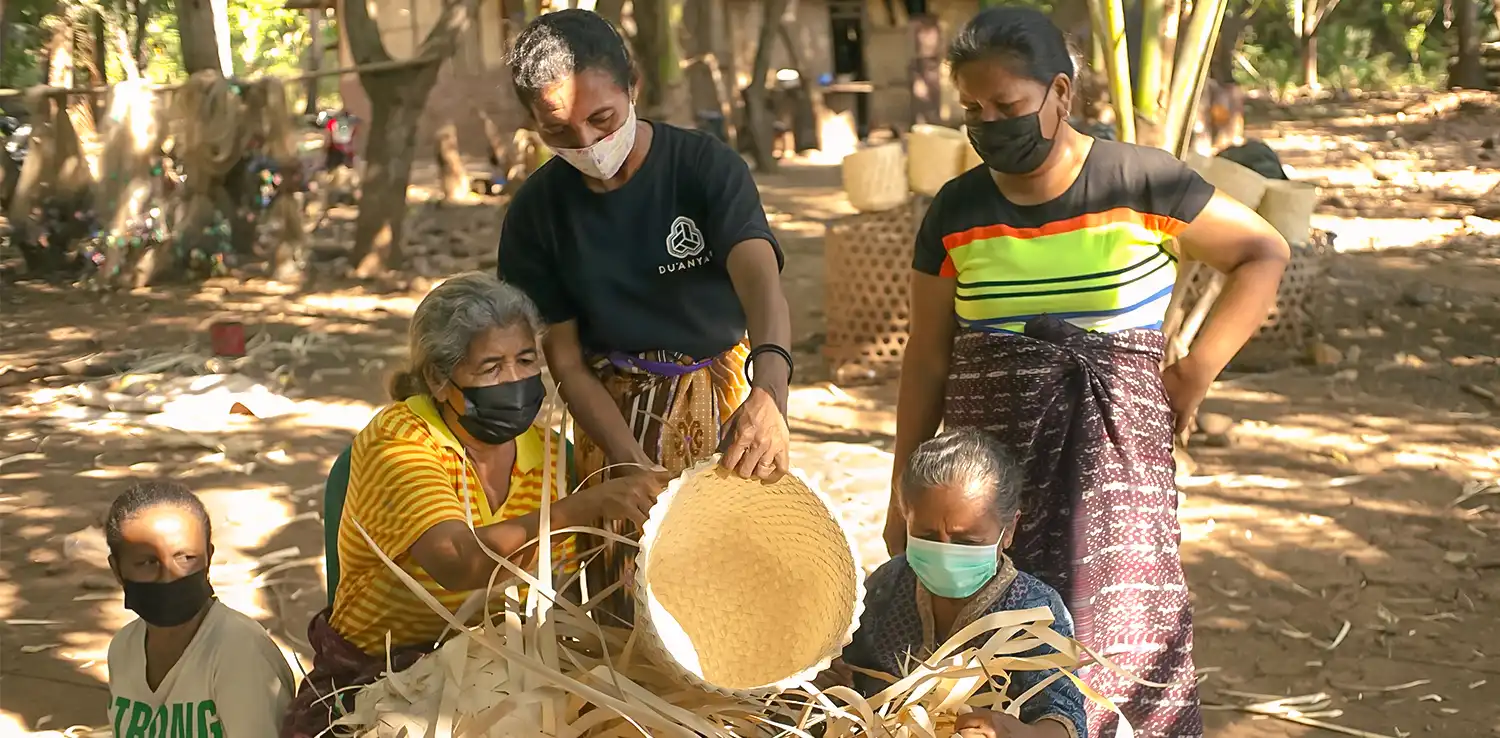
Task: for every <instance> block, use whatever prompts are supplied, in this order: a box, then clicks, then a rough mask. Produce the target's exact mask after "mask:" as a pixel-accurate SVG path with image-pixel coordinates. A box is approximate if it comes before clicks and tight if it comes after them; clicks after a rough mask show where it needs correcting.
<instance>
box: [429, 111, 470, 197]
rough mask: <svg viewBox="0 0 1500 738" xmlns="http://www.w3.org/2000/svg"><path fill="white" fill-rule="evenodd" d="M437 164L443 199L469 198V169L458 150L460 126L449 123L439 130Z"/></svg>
mask: <svg viewBox="0 0 1500 738" xmlns="http://www.w3.org/2000/svg"><path fill="white" fill-rule="evenodd" d="M436 153H437V165H438V174H439V176H440V178H441V182H442V187H443V199H444V200H445V201H447V202H460V201H463V200H467V199H468V198H469V171H468V169H467V168H466V167H465V166H464V157H463V155H462V154H460V153H459V151H458V127H457V126H455V125H454V124H453V123H447V124H445V125H444V126H443V127H442V128H439V129H438V132H437V152H436Z"/></svg>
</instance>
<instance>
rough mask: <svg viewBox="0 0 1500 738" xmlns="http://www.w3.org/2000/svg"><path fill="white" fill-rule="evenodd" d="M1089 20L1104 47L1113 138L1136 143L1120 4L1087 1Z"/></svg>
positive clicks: (1108, 0)
mask: <svg viewBox="0 0 1500 738" xmlns="http://www.w3.org/2000/svg"><path fill="white" fill-rule="evenodd" d="M1089 20H1090V21H1091V23H1092V25H1093V31H1094V34H1095V36H1097V37H1098V38H1099V39H1100V42H1101V43H1102V44H1103V45H1104V69H1105V73H1106V74H1108V75H1109V99H1110V103H1111V104H1112V105H1113V106H1114V109H1115V136H1116V137H1117V138H1118V139H1119V140H1121V141H1124V142H1125V143H1134V142H1135V106H1134V105H1133V104H1132V103H1133V101H1132V99H1131V90H1130V49H1129V48H1128V46H1127V44H1126V40H1125V7H1124V4H1123V1H1122V0H1089Z"/></svg>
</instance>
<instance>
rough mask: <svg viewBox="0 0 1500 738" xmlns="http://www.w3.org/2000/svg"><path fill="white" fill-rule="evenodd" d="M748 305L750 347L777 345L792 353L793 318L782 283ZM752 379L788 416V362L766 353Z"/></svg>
mask: <svg viewBox="0 0 1500 738" xmlns="http://www.w3.org/2000/svg"><path fill="white" fill-rule="evenodd" d="M746 303H747V304H746V308H747V309H746V311H745V326H746V329H747V332H748V333H749V334H750V345H751V346H760V345H762V344H767V343H769V344H775V345H777V346H780V347H782V348H784V349H786V350H787V351H789V352H790V351H791V348H792V316H791V310H790V309H788V307H787V304H786V295H785V294H783V293H782V291H781V284H780V282H777V283H775V284H774V289H767V290H764V294H761V295H759V296H757V298H755V299H752V300H747V301H746ZM751 375H752V376H753V377H754V378H755V384H754V386H755V387H756V388H758V389H762V390H765V391H766V392H768V393H770V395H771V397H772V398H773V399H775V400H776V406H777V407H779V408H781V413H782V414H783V415H785V414H786V403H787V392H788V385H789V384H790V383H791V379H792V377H791V367H790V366H788V365H787V363H786V360H785V359H784V358H782V357H781V356H780V355H778V354H776V353H775V352H769V351H767V352H762V353H761V354H760V355H758V356H756V357H755V365H754V366H752V367H751Z"/></svg>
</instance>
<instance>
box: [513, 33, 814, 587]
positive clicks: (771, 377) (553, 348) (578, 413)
mask: <svg viewBox="0 0 1500 738" xmlns="http://www.w3.org/2000/svg"><path fill="white" fill-rule="evenodd" d="M510 71H511V80H512V84H513V86H514V87H515V92H516V96H517V97H518V98H519V99H520V102H521V105H522V106H523V107H524V108H525V109H526V110H527V111H528V112H529V113H530V115H531V117H532V119H533V120H534V121H535V124H536V130H537V133H538V135H539V137H540V138H541V140H542V142H543V143H545V144H546V145H547V146H548V147H550V148H551V150H552V152H553V153H554V154H555V156H554V157H553V158H552V160H550V161H548V162H547V163H546V164H544V165H542V166H541V168H539V169H538V170H537V171H536V173H534V174H533V175H532V176H531V178H530V179H528V180H526V184H525V185H524V186H522V187H521V189H520V191H518V192H517V193H516V196H515V200H514V201H512V202H511V204H510V207H509V208H508V209H507V210H506V215H505V224H504V226H503V228H502V230H501V236H500V248H499V273H500V277H501V278H502V279H504V280H506V281H507V282H510V283H511V284H514V285H516V286H518V287H520V288H521V289H523V290H525V291H526V294H528V295H530V296H531V299H532V300H533V301H534V302H535V303H536V305H537V308H538V309H540V310H541V314H542V319H543V320H544V321H546V323H547V332H546V335H545V337H544V338H543V341H542V347H543V349H544V350H545V351H546V354H547V365H548V367H549V368H550V369H551V371H552V376H553V377H554V378H556V379H557V382H558V385H559V387H560V391H561V392H562V395H563V399H564V400H566V401H567V403H568V407H569V409H570V410H571V411H572V413H573V417H574V419H575V420H576V422H577V428H578V431H579V433H578V436H577V438H578V473H579V476H580V478H583V479H590V480H591V482H590V483H593V481H594V480H600V481H602V480H604V479H607V478H608V476H607V475H599V476H594V473H595V472H597V471H599V470H601V469H604V468H605V467H607V466H613V465H619V466H616V467H615V468H614V469H612V470H611V471H610V472H609V474H612V475H620V474H632V473H639V472H642V471H645V470H649V469H653V468H657V467H661V468H665V469H666V470H667V471H668V472H670V473H673V474H675V473H678V472H680V471H681V470H683V469H684V468H687V467H689V466H692V465H693V464H695V463H697V462H699V461H702V460H704V459H707V458H709V457H710V456H712V455H713V454H714V453H715V451H716V450H720V449H722V450H723V451H724V455H723V457H722V460H721V463H722V465H723V466H724V467H725V468H727V469H731V470H734V471H736V472H738V473H739V474H740V475H741V476H745V477H752V476H753V477H758V478H762V479H774V478H776V477H779V476H780V475H781V474H783V473H785V472H786V471H787V468H788V459H787V449H788V442H789V435H788V430H787V422H786V417H785V415H786V402H787V385H788V383H789V382H790V380H791V376H792V354H791V333H792V329H791V318H790V313H789V311H788V308H787V302H786V295H785V294H784V293H783V292H782V288H781V266H782V253H781V248H780V246H778V245H777V242H776V237H775V236H774V235H773V234H772V233H771V228H770V226H769V224H768V223H767V221H766V214H765V211H764V210H763V209H762V208H761V202H760V193H759V191H758V190H757V189H756V185H755V180H754V179H752V178H751V176H750V168H749V167H748V166H747V165H746V164H745V161H744V160H743V159H741V158H740V156H739V154H737V153H735V151H734V150H733V149H731V148H730V147H729V146H727V145H726V144H724V142H722V141H719V140H718V139H716V138H714V137H713V136H712V135H710V134H709V133H706V132H703V131H692V130H685V129H681V128H676V127H673V126H670V125H667V124H665V123H660V122H655V121H647V120H642V119H640V118H639V117H638V116H637V110H636V106H635V100H636V95H637V93H638V92H639V89H640V87H639V79H638V77H637V73H636V68H635V66H634V65H633V64H632V63H631V58H630V52H629V47H628V46H627V45H626V43H625V39H624V38H622V37H621V36H620V34H619V33H618V32H617V31H616V30H615V28H614V27H613V26H611V25H610V23H609V21H607V20H605V19H604V18H603V17H601V16H599V15H597V14H595V13H592V12H589V11H587V10H561V11H558V12H555V13H547V14H546V15H542V16H540V17H538V18H537V19H536V20H534V21H532V22H531V23H530V24H529V25H527V26H526V28H525V29H524V30H522V31H521V33H520V35H519V36H517V37H516V41H515V45H514V48H513V50H512V52H511V58H510ZM747 365H748V366H747ZM606 559H607V560H606V562H605V564H604V568H605V569H606V570H607V571H606V572H604V578H605V579H608V580H614V579H617V578H618V577H620V576H621V575H622V574H623V573H624V572H625V570H626V569H627V568H628V566H629V564H628V552H627V551H625V550H623V549H618V548H614V547H611V549H610V550H609V551H608V552H607V553H606ZM609 609H610V610H612V611H613V613H614V614H615V615H616V616H619V617H629V615H630V614H631V612H632V605H631V604H630V601H629V597H628V595H623V594H622V595H621V596H619V597H616V598H615V599H614V600H612V602H611V604H610V605H609Z"/></svg>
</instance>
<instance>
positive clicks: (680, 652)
mask: <svg viewBox="0 0 1500 738" xmlns="http://www.w3.org/2000/svg"><path fill="white" fill-rule="evenodd" d="M636 565H637V567H638V568H637V570H636V579H635V596H636V630H637V635H638V636H639V637H640V644H641V647H642V648H643V649H644V653H646V654H647V655H648V656H650V657H651V658H652V659H653V660H655V661H657V662H658V663H659V664H662V665H664V666H671V667H673V668H675V669H677V670H678V671H679V672H680V674H681V675H682V676H683V677H685V679H686V681H687V682H689V683H691V684H695V685H697V686H701V687H707V688H709V689H713V690H717V691H720V692H725V693H729V694H763V693H769V692H774V691H779V690H783V689H788V688H791V687H793V686H796V685H798V684H801V683H803V682H806V681H810V680H811V679H812V678H813V677H815V676H816V675H817V674H819V673H820V672H822V671H823V670H824V669H826V668H828V665H829V664H830V663H831V662H832V660H833V659H834V658H836V657H838V655H839V654H840V652H841V651H842V650H843V648H844V646H845V645H846V644H848V643H849V641H850V639H851V638H852V637H853V635H854V630H855V628H856V627H857V626H858V624H859V615H860V612H861V610H862V608H863V602H864V573H863V570H862V569H861V568H860V566H859V561H858V559H857V556H856V554H855V547H854V541H853V539H852V538H851V537H850V536H849V533H848V531H847V529H846V528H845V527H844V526H843V525H841V524H840V522H839V520H838V517H837V516H836V515H835V513H834V512H833V507H832V506H831V505H830V504H829V501H828V499H827V498H826V497H824V496H823V495H822V494H821V493H819V492H818V491H817V490H816V489H814V488H813V486H812V485H811V484H809V483H808V481H807V480H806V478H805V477H803V476H802V474H801V473H800V472H797V471H795V470H794V471H793V472H792V473H790V474H787V475H786V476H784V477H782V478H781V480H780V481H778V482H776V483H774V484H765V483H762V482H760V481H757V480H753V479H743V478H741V477H739V476H736V475H735V474H733V473H731V472H728V471H725V470H724V469H723V468H722V467H720V466H719V465H718V459H717V457H715V458H713V459H710V460H708V461H704V462H702V463H700V464H699V465H697V466H695V467H693V468H691V469H688V470H687V471H685V472H683V474H682V476H681V477H679V478H678V479H676V480H675V481H673V482H672V484H671V485H670V486H669V487H668V488H667V491H666V492H664V493H663V494H662V495H661V496H660V497H659V498H657V501H656V505H655V506H654V507H653V508H652V509H651V515H650V518H649V520H648V521H647V522H646V525H645V528H644V530H643V535H642V537H641V551H640V554H639V555H638V556H637V558H636Z"/></svg>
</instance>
